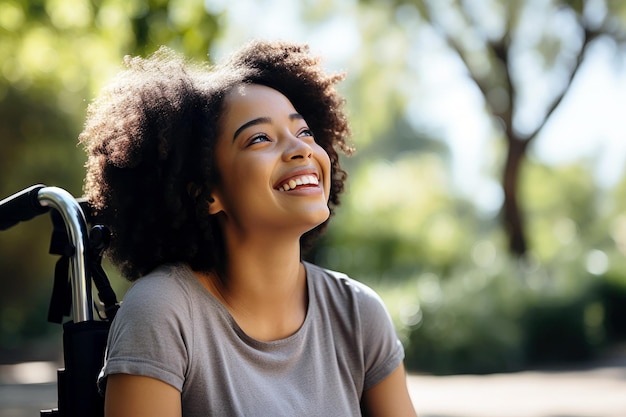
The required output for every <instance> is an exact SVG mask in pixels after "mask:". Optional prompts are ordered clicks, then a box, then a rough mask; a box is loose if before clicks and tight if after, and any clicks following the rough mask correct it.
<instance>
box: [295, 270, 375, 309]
mask: <svg viewBox="0 0 626 417" xmlns="http://www.w3.org/2000/svg"><path fill="white" fill-rule="evenodd" d="M305 266H306V268H307V273H308V279H310V280H311V281H312V288H314V290H315V291H316V293H318V294H321V295H322V296H323V298H324V299H326V300H327V301H328V300H329V299H331V300H335V301H337V302H339V303H341V304H344V305H345V304H346V303H348V304H354V306H355V307H356V308H357V309H358V310H359V312H360V314H368V313H370V314H373V315H382V316H383V317H385V318H386V317H387V309H386V307H385V305H384V303H383V300H382V299H381V298H380V296H379V295H378V294H377V293H376V291H374V290H373V289H372V288H370V287H369V286H367V285H366V284H364V283H362V282H359V281H357V280H355V279H353V278H351V277H349V276H348V275H346V274H344V273H342V272H337V271H333V270H330V269H326V268H322V267H320V266H318V265H314V264H311V263H306V262H305Z"/></svg>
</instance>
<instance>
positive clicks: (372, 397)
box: [361, 364, 417, 417]
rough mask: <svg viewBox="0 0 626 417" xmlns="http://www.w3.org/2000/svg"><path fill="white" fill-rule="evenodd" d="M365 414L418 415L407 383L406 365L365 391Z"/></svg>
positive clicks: (377, 416) (384, 416) (386, 416)
mask: <svg viewBox="0 0 626 417" xmlns="http://www.w3.org/2000/svg"><path fill="white" fill-rule="evenodd" d="M361 408H362V410H363V415H364V416H368V417H417V414H416V412H415V408H413V403H412V402H411V397H409V391H408V388H407V385H406V374H405V372H404V365H402V364H400V366H398V367H397V368H396V369H395V370H394V371H393V372H392V373H391V374H389V376H388V377H387V378H385V379H383V380H382V381H381V382H380V383H378V384H377V385H375V386H374V387H372V388H370V389H369V390H367V391H365V392H364V393H363V399H362V400H361Z"/></svg>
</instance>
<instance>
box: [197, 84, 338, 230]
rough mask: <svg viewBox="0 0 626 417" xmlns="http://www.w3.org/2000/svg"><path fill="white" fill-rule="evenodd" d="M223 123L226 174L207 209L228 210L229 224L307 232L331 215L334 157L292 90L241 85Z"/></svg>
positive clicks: (219, 154)
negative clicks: (299, 108)
mask: <svg viewBox="0 0 626 417" xmlns="http://www.w3.org/2000/svg"><path fill="white" fill-rule="evenodd" d="M219 128H220V129H219V135H218V140H217V144H216V149H215V158H216V163H217V169H218V171H219V174H220V179H221V180H220V183H219V184H218V186H217V187H216V188H215V190H214V192H213V199H214V202H213V203H211V206H210V210H209V211H210V212H211V214H216V213H218V212H221V213H223V214H224V217H223V218H224V225H225V228H226V230H228V228H232V230H234V231H236V232H237V233H250V232H252V231H254V230H265V231H270V232H276V233H277V232H280V231H282V230H290V231H297V232H298V233H299V234H300V235H301V234H303V233H305V232H307V231H309V230H311V229H313V228H314V227H316V226H318V225H319V224H321V223H323V222H324V221H325V220H327V219H328V216H329V214H330V211H329V208H328V198H329V195H330V180H331V165H330V158H329V157H328V154H327V153H326V151H325V150H324V149H323V148H322V147H321V146H319V145H318V144H317V143H316V142H315V138H314V137H313V133H312V132H311V130H310V129H309V127H308V125H307V123H306V121H305V120H304V118H303V117H302V115H300V114H298V112H297V111H296V110H295V109H294V107H293V105H292V104H291V102H290V101H289V100H288V99H287V97H285V96H284V95H283V94H281V93H279V92H278V91H276V90H274V89H272V88H269V87H266V86H263V85H258V84H246V85H241V86H239V87H236V88H234V89H233V90H232V91H231V92H230V93H229V94H228V95H227V96H226V98H225V111H224V114H223V115H222V118H221V120H220V126H219Z"/></svg>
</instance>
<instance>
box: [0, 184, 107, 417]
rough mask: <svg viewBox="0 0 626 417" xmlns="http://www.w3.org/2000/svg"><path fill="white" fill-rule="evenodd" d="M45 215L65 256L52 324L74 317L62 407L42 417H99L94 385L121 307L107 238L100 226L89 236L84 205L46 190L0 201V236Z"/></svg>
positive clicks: (61, 379) (66, 331) (68, 328)
mask: <svg viewBox="0 0 626 417" xmlns="http://www.w3.org/2000/svg"><path fill="white" fill-rule="evenodd" d="M47 212H50V214H51V216H52V221H53V225H54V226H55V229H54V231H53V237H52V244H51V253H53V254H58V255H61V258H60V259H59V261H58V262H57V268H56V270H55V287H54V289H53V294H52V299H51V304H50V312H49V315H48V320H49V321H51V322H57V323H61V322H62V319H63V316H67V315H70V312H71V320H70V321H67V322H65V323H63V359H64V368H63V369H59V370H58V371H57V393H58V407H57V408H54V409H51V410H41V412H40V417H55V416H59V417H86V416H94V417H101V416H103V415H104V399H103V397H102V396H101V395H100V394H99V392H98V389H97V386H96V380H97V376H98V374H99V372H100V369H101V368H102V365H103V361H104V352H105V349H106V340H107V336H108V332H109V327H110V323H111V321H112V320H113V318H114V316H115V313H116V311H117V308H118V307H119V303H118V302H117V299H116V297H115V293H114V292H113V290H112V289H111V287H110V285H109V282H108V279H107V277H106V274H105V273H104V271H103V270H102V267H101V264H100V261H101V255H102V251H103V249H104V248H105V247H106V244H107V243H108V235H107V234H106V229H105V228H103V227H102V226H97V225H96V226H93V228H92V229H91V234H90V233H89V232H88V223H89V222H88V218H87V217H86V216H85V213H87V214H89V215H90V214H91V213H90V211H89V209H88V206H87V204H86V203H85V202H83V203H82V204H81V202H80V201H79V200H77V199H76V198H74V197H73V196H72V195H71V194H70V193H68V192H67V191H66V190H64V189H62V188H58V187H48V186H45V185H42V184H38V185H33V186H31V187H29V188H26V189H24V190H22V191H20V192H18V193H15V194H13V195H11V196H9V197H7V198H5V199H3V200H2V201H0V231H2V230H6V229H9V228H11V227H13V226H15V225H16V224H18V223H20V222H22V221H28V220H30V219H32V218H34V217H36V216H39V215H41V214H44V213H47ZM89 220H91V217H89ZM55 247H56V249H55ZM92 281H93V283H95V284H96V287H97V289H98V297H99V298H100V301H101V302H102V303H103V304H104V307H105V317H104V318H103V319H100V320H95V319H94V304H93V297H92Z"/></svg>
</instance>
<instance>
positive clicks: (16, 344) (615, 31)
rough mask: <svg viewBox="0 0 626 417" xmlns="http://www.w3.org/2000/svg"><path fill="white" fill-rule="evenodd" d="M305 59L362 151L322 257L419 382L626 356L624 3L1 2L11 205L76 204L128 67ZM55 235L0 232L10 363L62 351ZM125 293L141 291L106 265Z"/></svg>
mask: <svg viewBox="0 0 626 417" xmlns="http://www.w3.org/2000/svg"><path fill="white" fill-rule="evenodd" d="M251 37H263V38H282V39H289V40H298V41H302V42H308V43H310V45H311V47H312V49H313V51H314V52H315V53H318V54H320V55H322V56H324V57H325V58H326V59H325V61H324V63H325V65H326V66H327V67H328V69H329V70H331V71H347V73H348V78H347V80H346V81H345V82H344V83H343V84H342V85H341V86H340V89H341V92H342V93H343V94H344V95H345V96H346V97H347V109H348V112H349V116H350V119H351V122H352V126H353V131H354V145H355V147H356V148H357V153H356V155H354V156H352V157H350V158H346V159H345V160H344V163H345V165H346V167H347V169H348V171H349V173H350V181H349V186H348V191H347V194H346V195H345V197H344V200H343V204H342V207H341V208H340V209H339V210H338V213H337V215H336V217H335V219H334V220H333V222H332V223H331V227H330V230H329V233H328V234H327V235H326V236H325V237H324V238H323V239H322V241H320V243H319V245H317V247H316V248H315V249H314V250H313V252H312V253H311V254H310V255H309V258H310V259H311V260H313V261H315V262H317V263H319V264H321V265H323V266H326V267H329V268H332V269H337V270H341V271H343V272H346V273H348V274H349V275H351V276H352V277H354V278H356V279H359V280H361V281H364V282H366V283H368V284H370V285H372V286H373V287H374V288H375V289H376V290H377V291H378V292H379V293H380V294H381V296H382V297H383V299H384V300H385V302H386V304H387V306H388V307H389V310H390V312H391V314H392V318H393V320H394V322H395V323H396V325H397V328H398V332H399V334H400V336H401V338H402V341H403V343H404V344H405V348H406V352H407V359H406V363H407V367H408V368H409V369H410V370H411V371H422V372H432V373H437V374H451V373H490V372H501V371H512V370H518V369H525V368H528V367H533V366H537V365H541V364H554V363H564V362H580V361H586V360H589V359H592V358H594V357H597V356H598V355H601V354H602V353H603V352H605V351H606V350H607V349H611V348H613V347H615V346H618V345H620V344H622V343H624V342H625V341H626V256H625V255H626V253H625V251H626V177H625V176H624V172H623V163H624V159H625V157H626V140H624V139H623V138H622V136H623V135H624V132H626V129H625V128H624V126H623V124H622V123H623V122H622V120H623V117H622V112H623V111H624V108H625V107H624V106H625V105H626V68H625V67H624V63H625V62H626V61H625V60H624V58H625V54H624V52H625V48H624V46H625V44H624V42H625V41H626V3H624V2H621V1H618V0H587V1H584V0H579V1H555V0H552V1H551V0H500V1H498V0H491V1H488V0H476V1H460V0H459V1H454V0H430V1H426V0H424V1H418V0H415V1H411V0H406V1H393V0H386V1H385V0H379V1H374V0H371V1H356V0H324V1H313V0H303V1H301V2H297V3H296V2H291V1H289V0H258V1H254V0H241V1H236V2H228V1H225V0H220V1H217V0H215V1H211V0H207V1H205V2H203V1H200V0H177V1H169V2H168V1H162V0H97V1H95V0H92V1H88V0H39V1H13V0H0V145H1V152H0V198H4V197H5V196H8V195H10V194H12V193H14V192H16V191H19V190H21V189H22V188H25V187H27V186H29V185H31V184H35V183H44V184H48V185H54V186H59V187H62V188H65V189H67V190H68V191H69V192H70V193H72V194H74V195H76V196H80V195H81V189H82V178H83V163H84V155H83V151H82V149H81V148H80V147H79V146H77V136H78V133H79V132H80V131H81V128H82V123H83V120H84V116H85V110H86V106H87V104H88V103H89V101H90V100H91V99H92V98H93V97H94V96H95V95H96V94H97V92H98V91H99V90H100V88H101V87H102V86H103V85H104V84H105V83H106V82H107V80H108V79H110V78H111V77H112V76H113V75H114V74H115V73H116V72H117V70H118V69H119V68H120V64H121V62H122V58H123V56H124V55H127V54H131V55H137V54H141V55H145V54H149V53H151V52H152V51H154V50H156V49H157V48H158V46H160V45H163V44H165V45H169V46H170V47H172V48H174V49H176V50H178V51H180V52H183V53H185V54H186V55H188V56H190V57H193V58H194V59H196V60H206V59H207V55H208V59H209V60H210V61H212V62H213V61H215V60H218V59H219V58H220V57H221V56H223V55H224V54H225V53H227V52H228V51H230V50H231V49H232V48H234V47H235V46H236V45H238V44H240V43H241V42H243V41H245V40H246V39H249V38H251ZM50 231H51V226H50V221H49V219H48V217H47V216H43V217H42V218H38V219H36V220H33V221H30V222H28V223H25V224H20V225H19V226H16V227H14V228H13V229H11V230H9V231H6V232H2V233H0V363H10V362H12V361H17V360H32V359H40V358H45V357H49V356H50V355H56V354H57V353H58V350H59V346H60V332H61V330H60V326H58V325H54V324H49V323H47V322H46V311H47V308H48V302H49V296H50V291H51V288H52V276H53V267H54V262H55V261H56V259H55V258H54V257H53V256H51V255H48V253H47V251H48V244H49V235H50ZM109 270H110V272H111V280H112V281H113V284H114V286H115V287H116V288H117V290H118V295H119V296H120V297H121V296H123V293H124V291H125V290H126V288H127V286H126V284H125V282H124V281H123V280H122V279H121V278H120V277H119V276H117V275H116V273H115V271H113V270H112V269H110V268H109Z"/></svg>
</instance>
